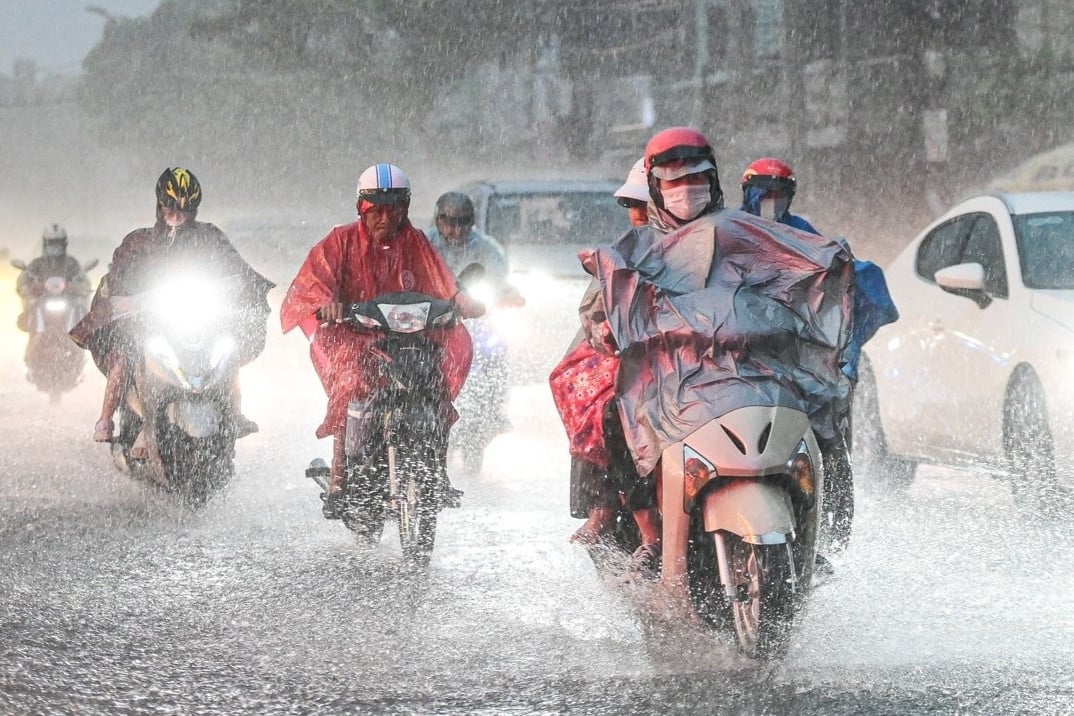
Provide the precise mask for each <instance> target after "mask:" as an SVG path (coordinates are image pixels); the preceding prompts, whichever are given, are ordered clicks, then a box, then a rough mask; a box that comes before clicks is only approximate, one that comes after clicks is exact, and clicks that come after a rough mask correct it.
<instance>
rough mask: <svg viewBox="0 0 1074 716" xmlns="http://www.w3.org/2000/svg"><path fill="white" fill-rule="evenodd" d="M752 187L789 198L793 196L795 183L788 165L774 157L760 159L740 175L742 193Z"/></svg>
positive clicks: (792, 172)
mask: <svg viewBox="0 0 1074 716" xmlns="http://www.w3.org/2000/svg"><path fill="white" fill-rule="evenodd" d="M754 186H755V187H760V188H761V189H764V190H765V192H766V193H767V192H769V191H775V192H776V193H780V194H786V195H787V196H788V197H791V196H794V190H795V187H796V186H797V182H796V181H795V179H794V170H793V169H791V165H790V164H787V163H786V162H784V161H782V160H780V159H776V158H775V157H762V158H761V159H758V160H757V161H755V162H753V163H752V164H750V165H749V166H748V167H746V171H745V172H743V173H742V191H743V192H745V191H746V189H748V188H749V187H754Z"/></svg>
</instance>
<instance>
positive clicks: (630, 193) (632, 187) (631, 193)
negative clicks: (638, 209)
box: [612, 157, 649, 205]
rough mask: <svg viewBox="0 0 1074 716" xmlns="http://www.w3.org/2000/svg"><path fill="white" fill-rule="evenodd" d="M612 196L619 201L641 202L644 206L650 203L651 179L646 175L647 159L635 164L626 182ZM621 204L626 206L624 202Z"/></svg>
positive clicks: (643, 158)
mask: <svg viewBox="0 0 1074 716" xmlns="http://www.w3.org/2000/svg"><path fill="white" fill-rule="evenodd" d="M612 196H614V197H616V198H617V199H627V200H631V201H640V202H641V203H643V204H648V203H649V177H648V175H647V174H646V173H645V157H642V158H641V159H639V160H638V161H636V162H634V166H632V167H630V172H629V173H628V174H627V177H626V182H625V183H624V184H623V186H621V187H619V188H618V189H616V190H615V193H614V194H613V195H612ZM619 203H620V204H624V202H622V201H620V202H619ZM624 205H625V204H624Z"/></svg>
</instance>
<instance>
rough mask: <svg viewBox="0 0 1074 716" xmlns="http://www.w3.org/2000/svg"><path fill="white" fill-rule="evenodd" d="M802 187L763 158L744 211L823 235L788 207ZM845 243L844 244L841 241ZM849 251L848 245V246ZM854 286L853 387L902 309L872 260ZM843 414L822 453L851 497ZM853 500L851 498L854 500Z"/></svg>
mask: <svg viewBox="0 0 1074 716" xmlns="http://www.w3.org/2000/svg"><path fill="white" fill-rule="evenodd" d="M797 187H798V182H797V179H796V178H795V176H794V170H793V169H792V168H791V166H790V165H789V164H787V163H786V162H784V161H783V160H781V159H777V158H775V157H762V158H761V159H757V160H756V161H754V162H752V163H751V164H750V165H749V166H748V167H746V171H745V172H743V174H742V210H743V211H746V212H749V213H750V214H753V215H754V216H760V217H762V218H765V219H769V220H770V221H775V222H778V223H780V224H786V225H787V226H791V227H793V228H795V229H798V230H800V231H805V232H808V233H810V234H816V235H818V236H820V235H821V233H820V232H819V231H817V229H816V228H814V227H813V225H812V224H810V223H809V222H808V221H807V220H806V219H804V218H802V217H801V216H797V215H796V214H792V213H791V211H790V208H791V201H793V199H794V195H795V192H796V190H797ZM842 243H843V244H844V245H846V242H845V241H843V242H842ZM847 250H848V251H849V250H850V247H849V246H847ZM854 277H855V290H854V293H853V303H852V306H853V310H852V329H851V338H850V343H849V345H848V346H847V351H846V354H845V356H844V363H843V372H844V373H845V374H846V376H847V377H848V378H850V380H851V384H852V385H854V384H856V383H857V380H858V361H859V359H860V357H861V347H862V346H863V345H864V344H865V342H866V341H868V340H869V339H870V338H872V336H873V335H874V334H875V333H876V331H877V329H879V328H880V326H883V325H885V324H888V323H892V322H894V321H895V320H897V319H898V317H899V312H898V310H896V308H895V304H894V302H893V301H892V299H891V295H890V293H888V288H887V282H886V281H885V280H884V272H883V270H882V269H881V268H880V267H879V266H877V265H876V264H874V263H873V262H871V261H861V260H858V259H855V260H854ZM849 408H850V403H849V402H848V404H847V414H846V415H844V416H843V417H842V420H841V426H840V427H841V428H842V435H841V437H840V438H839V439H837V440H834V441H822V442H821V445H820V447H821V452H822V453H823V455H824V458H825V462H826V464H827V469H828V470H829V473H830V475H831V479H830V484H832V485H833V486H836V487H837V489H839V490H845V491H847V493H848V499H851V500H852V497H851V496H852V495H853V489H854V488H853V485H854V478H853V472H852V469H851V462H850V448H851V425H850V415H849ZM850 504H851V505H852V504H853V503H852V501H851V503H850ZM852 517H853V507H850V508H849V514H843V515H836V516H835V522H836V529H835V533H836V535H837V539H836V543H835V544H834V545H833V546H836V547H844V546H846V543H847V541H848V540H849V538H850V521H851V519H852Z"/></svg>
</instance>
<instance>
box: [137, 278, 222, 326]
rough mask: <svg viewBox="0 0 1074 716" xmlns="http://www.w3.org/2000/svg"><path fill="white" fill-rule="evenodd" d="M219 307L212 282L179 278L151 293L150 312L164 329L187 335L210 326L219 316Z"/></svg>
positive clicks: (220, 302) (219, 300) (217, 294)
mask: <svg viewBox="0 0 1074 716" xmlns="http://www.w3.org/2000/svg"><path fill="white" fill-rule="evenodd" d="M222 303H223V299H222V297H221V295H220V291H219V288H218V286H217V284H216V283H215V282H214V281H208V280H206V279H202V278H196V277H195V278H182V279H175V280H173V281H170V282H168V283H166V284H163V285H161V286H159V287H157V288H156V289H154V291H153V299H152V309H153V312H154V313H156V314H157V315H158V316H160V317H161V319H163V320H164V321H165V322H166V323H167V324H168V325H170V326H173V327H174V328H176V329H177V330H179V331H190V330H196V329H199V328H202V327H204V326H206V325H209V324H211V323H214V322H215V321H216V320H217V319H218V318H219V317H220V315H221V313H222V312H223V309H222Z"/></svg>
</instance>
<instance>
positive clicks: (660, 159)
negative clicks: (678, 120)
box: [645, 127, 723, 227]
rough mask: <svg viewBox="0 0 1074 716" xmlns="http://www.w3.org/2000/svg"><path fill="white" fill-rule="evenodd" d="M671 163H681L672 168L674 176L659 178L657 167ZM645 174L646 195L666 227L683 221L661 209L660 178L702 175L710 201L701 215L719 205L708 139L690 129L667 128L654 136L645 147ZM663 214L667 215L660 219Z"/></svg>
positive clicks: (720, 192) (717, 181)
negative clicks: (646, 176) (706, 180)
mask: <svg viewBox="0 0 1074 716" xmlns="http://www.w3.org/2000/svg"><path fill="white" fill-rule="evenodd" d="M672 162H681V165H680V166H677V167H675V168H674V170H673V171H674V173H672V174H665V175H663V176H662V172H661V167H662V166H663V165H665V164H671V163H672ZM645 171H646V173H647V174H648V175H649V196H650V197H651V198H652V200H653V203H654V204H655V205H656V208H657V214H658V217H659V218H660V219H662V220H663V221H664V222H665V223H667V224H669V225H670V226H673V227H674V226H680V225H682V223H683V222H682V220H681V219H680V218H679V217H676V216H674V215H673V214H669V213H668V212H667V211H666V210H665V208H664V197H663V194H662V193H661V191H660V180H661V179H677V178H679V177H682V176H686V175H688V174H702V173H703V174H705V175H706V176H707V177H708V179H709V194H710V196H711V201H710V202H709V205H708V207H707V208H706V209H705V210H704V211H703V212H702V213H703V214H704V213H707V212H708V211H711V210H712V209H713V208H719V207H721V206H722V205H723V204H722V202H723V190H721V189H720V175H719V170H718V169H717V167H716V155H715V154H713V152H712V145H710V144H709V140H708V138H706V137H705V135H704V134H702V133H701V132H700V131H698V130H696V129H694V128H693V127H670V128H668V129H664V130H661V131H659V132H657V133H656V134H654V135H653V138H652V139H650V140H649V143H648V144H647V145H645ZM664 214H667V215H666V216H663V215H664Z"/></svg>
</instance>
